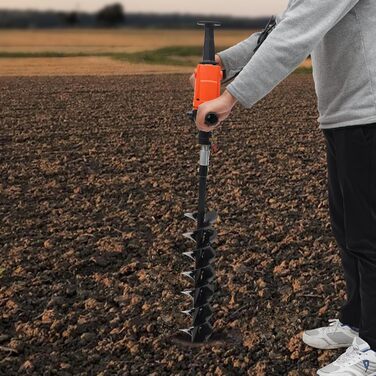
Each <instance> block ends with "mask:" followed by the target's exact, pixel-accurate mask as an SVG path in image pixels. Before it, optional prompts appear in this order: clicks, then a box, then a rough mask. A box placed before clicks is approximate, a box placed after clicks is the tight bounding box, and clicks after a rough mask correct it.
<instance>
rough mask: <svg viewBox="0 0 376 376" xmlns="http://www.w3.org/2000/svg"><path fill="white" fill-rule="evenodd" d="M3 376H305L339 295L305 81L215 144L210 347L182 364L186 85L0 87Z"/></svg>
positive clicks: (189, 131)
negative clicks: (310, 331)
mask: <svg viewBox="0 0 376 376" xmlns="http://www.w3.org/2000/svg"><path fill="white" fill-rule="evenodd" d="M1 86H2V89H1V91H0V103H1V106H0V129H1V133H0V145H1V153H0V176H1V180H0V218H1V225H0V244H1V252H0V374H1V375H7V376H15V375H24V374H25V375H35V376H40V375H63V376H64V375H67V376H68V375H82V376H86V375H101V376H105V375H154V376H157V375H158V376H159V375H182V376H183V375H184V376H185V375H251V376H254V375H256V376H258V375H260V376H262V375H264V376H279V375H289V376H301V375H314V374H315V370H316V369H317V368H318V367H319V366H322V365H323V364H324V363H327V362H329V361H330V360H332V359H333V358H334V357H336V356H337V355H338V353H336V352H325V351H316V350H313V349H311V348H308V347H306V346H304V345H303V344H302V342H301V340H300V334H299V333H300V332H301V331H302V330H303V329H304V328H312V327H315V326H317V325H321V324H325V323H326V320H327V319H329V318H333V317H335V316H336V312H337V310H338V308H339V306H340V304H341V299H342V298H343V297H344V294H345V293H344V282H343V280H342V278H341V272H340V263H339V258H338V255H337V252H338V251H337V247H336V245H335V244H334V240H333V238H332V236H331V232H330V226H329V218H328V204H327V196H326V164H325V152H324V138H323V136H322V134H321V131H320V130H319V129H318V128H317V123H316V118H317V113H316V109H315V94H314V90H313V82H312V79H311V77H310V76H309V75H293V76H291V77H290V78H289V79H288V80H287V81H285V82H284V83H283V84H281V85H280V86H279V87H278V88H277V89H276V90H275V91H273V93H271V94H270V95H269V96H268V97H267V98H266V99H264V100H263V101H261V102H260V103H259V104H257V105H256V106H255V107H254V108H253V109H252V110H244V109H241V108H240V107H237V108H236V109H235V112H234V113H233V115H232V117H231V119H230V120H229V121H227V122H226V123H225V124H223V125H222V127H221V128H220V129H219V130H218V131H217V132H216V133H217V138H218V142H219V145H220V148H221V150H220V152H219V153H217V154H215V155H213V157H212V164H211V168H210V178H209V191H208V203H209V209H216V210H218V212H219V215H220V221H219V223H217V224H216V225H215V227H216V228H217V230H218V231H219V237H218V240H217V244H216V247H217V250H218V255H217V259H216V262H215V266H216V269H217V291H216V294H215V297H214V301H213V303H214V304H213V306H214V310H215V316H214V320H213V323H214V326H215V330H216V332H217V333H222V334H223V335H224V334H226V333H238V334H237V335H238V337H237V338H238V340H239V342H238V343H235V344H232V345H212V346H209V347H208V348H193V349H185V348H181V347H180V346H178V345H175V344H173V343H172V342H171V336H172V335H173V334H175V333H176V331H177V329H178V328H185V327H187V326H188V325H189V322H188V320H187V318H186V317H185V316H184V315H183V314H181V313H180V312H179V311H180V310H181V309H187V308H188V307H189V302H188V301H187V300H186V297H184V296H183V295H182V294H180V291H181V290H183V289H184V288H187V287H189V286H190V284H189V283H188V281H186V280H185V279H183V278H182V277H181V275H180V273H181V272H182V271H185V270H189V269H190V267H191V265H190V263H189V262H187V260H186V259H185V258H183V256H182V252H185V251H189V250H191V248H190V247H191V243H190V242H189V241H188V240H187V239H185V238H183V236H182V234H183V233H184V232H187V231H190V230H191V229H192V224H191V223H190V222H189V220H187V219H184V217H183V213H184V212H186V211H193V210H195V208H196V199H197V193H196V191H197V178H196V173H197V167H198V164H197V162H198V147H197V145H196V131H195V127H194V125H192V124H191V123H190V122H189V121H188V120H187V119H186V116H185V112H186V110H188V109H189V106H190V103H191V95H192V92H191V89H190V88H189V87H188V86H187V76H186V75H158V76H155V75H145V76H137V77H132V76H122V77H120V76H113V77H31V78H27V77H24V78H6V77H2V78H1Z"/></svg>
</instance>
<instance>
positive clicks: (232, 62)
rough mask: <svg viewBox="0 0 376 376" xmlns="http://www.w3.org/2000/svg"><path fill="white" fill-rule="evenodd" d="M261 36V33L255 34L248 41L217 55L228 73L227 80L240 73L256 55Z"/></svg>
mask: <svg viewBox="0 0 376 376" xmlns="http://www.w3.org/2000/svg"><path fill="white" fill-rule="evenodd" d="M260 34H261V31H260V32H257V33H253V34H252V35H251V36H250V37H248V38H247V39H244V40H243V41H241V42H239V43H238V44H235V45H234V46H232V47H230V48H227V49H226V50H223V51H221V52H218V53H217V55H219V57H220V58H221V61H222V65H223V68H224V70H225V71H226V79H227V78H231V77H233V76H234V75H235V74H236V73H238V72H240V71H241V70H242V69H243V67H244V66H245V65H246V64H247V63H248V61H249V60H250V59H251V58H252V56H253V55H254V52H253V50H254V49H255V48H256V46H257V40H258V38H259V36H260Z"/></svg>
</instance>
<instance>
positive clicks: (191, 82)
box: [189, 55, 223, 88]
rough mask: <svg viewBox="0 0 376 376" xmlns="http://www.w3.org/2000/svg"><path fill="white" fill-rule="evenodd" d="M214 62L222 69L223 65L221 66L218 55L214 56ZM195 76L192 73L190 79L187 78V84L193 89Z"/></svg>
mask: <svg viewBox="0 0 376 376" xmlns="http://www.w3.org/2000/svg"><path fill="white" fill-rule="evenodd" d="M215 62H216V63H217V64H218V65H219V66H220V67H221V68H222V69H223V64H222V60H221V58H220V57H219V55H215ZM195 81H196V79H195V74H194V73H192V75H191V77H189V82H190V84H191V86H192V87H193V88H194V87H195Z"/></svg>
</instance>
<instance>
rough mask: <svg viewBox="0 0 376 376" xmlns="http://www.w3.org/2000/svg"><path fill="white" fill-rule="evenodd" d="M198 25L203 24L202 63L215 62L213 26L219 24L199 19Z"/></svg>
mask: <svg viewBox="0 0 376 376" xmlns="http://www.w3.org/2000/svg"><path fill="white" fill-rule="evenodd" d="M197 25H199V26H205V43H204V51H203V56H202V64H217V63H216V62H215V43H214V28H215V27H216V26H221V24H220V22H217V21H199V22H197Z"/></svg>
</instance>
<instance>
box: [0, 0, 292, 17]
mask: <svg viewBox="0 0 376 376" xmlns="http://www.w3.org/2000/svg"><path fill="white" fill-rule="evenodd" d="M114 2H119V3H122V4H123V6H124V8H125V10H126V11H128V12H161V13H166V12H169V13H171V12H179V13H196V14H197V13H200V14H221V15H229V16H244V17H258V16H269V15H272V14H278V13H280V12H281V11H282V10H283V9H284V8H285V7H286V5H287V0H231V1H224V2H220V1H219V0H189V1H178V0H120V1H119V0H53V1H51V0H0V8H1V9H41V10H45V9H54V10H76V9H79V10H82V11H91V12H94V11H97V10H98V9H100V8H102V7H103V6H104V5H106V4H112V3H114Z"/></svg>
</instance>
